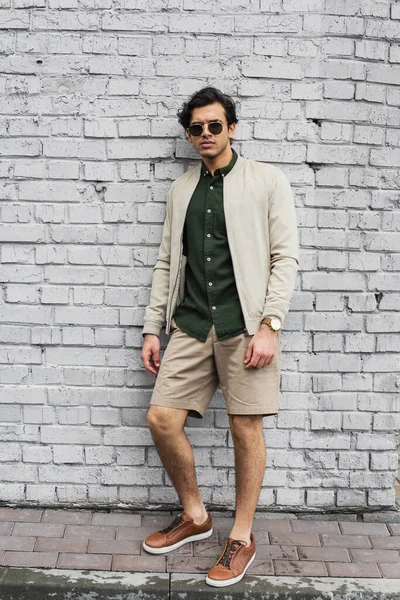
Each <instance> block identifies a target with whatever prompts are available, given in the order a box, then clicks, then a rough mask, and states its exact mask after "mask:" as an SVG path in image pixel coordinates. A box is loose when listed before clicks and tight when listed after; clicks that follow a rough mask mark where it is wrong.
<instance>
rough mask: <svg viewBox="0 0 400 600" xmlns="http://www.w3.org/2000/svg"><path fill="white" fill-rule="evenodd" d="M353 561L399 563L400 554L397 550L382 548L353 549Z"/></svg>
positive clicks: (351, 551)
mask: <svg viewBox="0 0 400 600" xmlns="http://www.w3.org/2000/svg"><path fill="white" fill-rule="evenodd" d="M350 553H351V556H352V560H353V562H357V563H377V562H379V563H381V562H384V563H399V560H400V555H399V553H398V552H397V551H395V550H382V549H373V550H367V549H351V550H350Z"/></svg>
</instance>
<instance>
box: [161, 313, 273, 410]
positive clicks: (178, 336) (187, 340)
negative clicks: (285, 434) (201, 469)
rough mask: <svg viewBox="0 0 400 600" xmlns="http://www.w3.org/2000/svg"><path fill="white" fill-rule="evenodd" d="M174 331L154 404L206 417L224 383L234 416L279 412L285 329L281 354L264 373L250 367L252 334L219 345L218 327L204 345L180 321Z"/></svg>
mask: <svg viewBox="0 0 400 600" xmlns="http://www.w3.org/2000/svg"><path fill="white" fill-rule="evenodd" d="M171 331H172V333H171V337H170V339H169V342H168V344H167V347H166V349H165V351H164V356H163V357H162V360H161V365H160V370H159V372H158V375H157V377H156V383H155V386H154V390H153V394H152V397H151V401H150V404H156V405H158V406H168V407H171V408H183V409H187V410H189V415H190V416H193V417H198V418H201V417H203V416H204V414H205V412H206V410H207V407H208V405H209V404H210V402H211V400H212V398H213V396H214V394H215V392H216V390H217V388H218V384H220V385H221V389H222V392H223V395H224V398H225V404H226V408H227V412H228V414H229V415H263V416H267V415H271V414H277V412H278V395H279V383H280V333H281V332H280V331H279V332H278V334H277V343H276V352H275V356H274V358H273V359H272V362H271V364H269V365H265V366H264V367H262V368H261V369H257V368H249V369H245V365H244V359H245V356H246V351H247V348H248V345H249V343H250V341H251V339H252V337H253V336H252V335H247V334H245V333H241V334H240V335H236V336H234V337H231V338H228V339H226V340H220V341H219V340H218V339H217V335H216V331H215V326H214V325H213V326H212V327H211V330H210V333H209V334H208V337H207V340H206V341H205V342H204V343H203V342H200V341H199V340H197V339H196V338H194V337H192V336H189V335H188V334H186V333H185V332H184V331H182V330H181V329H180V328H179V327H177V325H176V322H175V319H172V323H171Z"/></svg>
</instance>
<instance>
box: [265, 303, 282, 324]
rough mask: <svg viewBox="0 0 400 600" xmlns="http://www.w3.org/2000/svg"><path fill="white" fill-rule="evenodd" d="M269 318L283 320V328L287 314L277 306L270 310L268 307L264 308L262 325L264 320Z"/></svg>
mask: <svg viewBox="0 0 400 600" xmlns="http://www.w3.org/2000/svg"><path fill="white" fill-rule="evenodd" d="M267 317H278V319H280V320H281V323H282V326H283V323H284V321H285V317H286V313H285V312H283V311H282V310H280V309H279V308H277V307H276V306H271V307H270V308H268V306H266V307H265V308H264V311H263V314H262V316H261V319H260V323H261V321H262V320H263V319H266V318H267Z"/></svg>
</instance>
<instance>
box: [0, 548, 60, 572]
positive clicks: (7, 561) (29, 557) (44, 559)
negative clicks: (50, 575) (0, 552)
mask: <svg viewBox="0 0 400 600" xmlns="http://www.w3.org/2000/svg"><path fill="white" fill-rule="evenodd" d="M57 557H58V554H57V553H56V552H13V551H10V552H6V553H5V555H4V558H3V560H2V565H3V566H5V567H7V566H9V567H42V568H45V569H51V568H54V567H55V566H56V563H57Z"/></svg>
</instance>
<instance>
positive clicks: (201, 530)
mask: <svg viewBox="0 0 400 600" xmlns="http://www.w3.org/2000/svg"><path fill="white" fill-rule="evenodd" d="M207 515H208V517H207V519H206V520H205V521H204V523H202V524H201V525H196V523H194V522H193V519H192V518H191V517H189V515H187V514H186V513H185V512H183V513H181V514H180V515H178V516H177V517H176V518H175V519H174V520H173V521H172V523H171V524H170V525H168V527H166V528H165V529H161V530H160V531H156V533H152V534H151V535H150V536H149V537H148V538H146V540H145V541H144V542H143V549H144V550H146V552H150V554H165V553H166V552H172V550H176V549H177V548H180V547H181V546H183V544H188V543H189V542H196V541H197V540H205V539H206V538H208V537H210V536H211V535H212V532H213V530H212V518H211V515H210V513H209V512H208V513H207Z"/></svg>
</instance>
